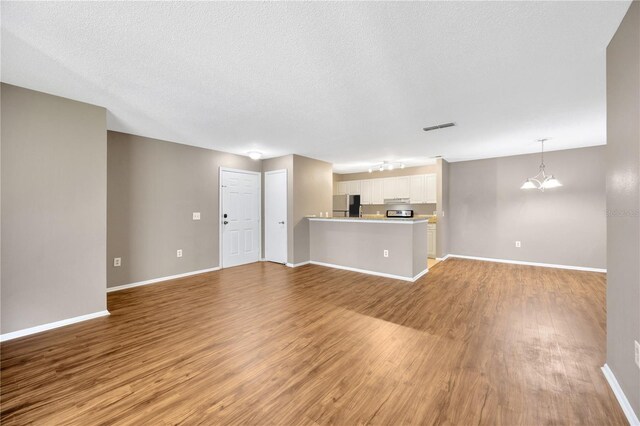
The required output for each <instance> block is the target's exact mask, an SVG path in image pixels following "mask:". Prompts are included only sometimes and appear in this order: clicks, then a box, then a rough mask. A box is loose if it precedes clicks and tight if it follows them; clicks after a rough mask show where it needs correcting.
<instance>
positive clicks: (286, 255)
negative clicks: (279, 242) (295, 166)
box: [262, 169, 290, 265]
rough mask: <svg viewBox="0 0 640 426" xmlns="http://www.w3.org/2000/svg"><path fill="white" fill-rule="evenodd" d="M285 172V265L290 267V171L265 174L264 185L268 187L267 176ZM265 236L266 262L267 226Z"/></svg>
mask: <svg viewBox="0 0 640 426" xmlns="http://www.w3.org/2000/svg"><path fill="white" fill-rule="evenodd" d="M282 172H284V176H285V177H286V184H287V186H286V188H285V193H286V194H287V198H286V207H285V209H284V210H285V218H284V221H285V224H286V227H285V230H286V239H285V243H286V245H285V247H286V249H287V251H286V253H285V256H284V257H285V263H284V265H288V264H289V196H290V195H289V171H288V170H287V169H278V170H269V171H268V172H264V183H265V186H266V183H267V175H271V174H276V173H282ZM264 209H265V212H266V210H267V199H266V198H265V199H264ZM265 220H266V216H265ZM264 234H265V242H264V253H262V256H263V259H264V260H265V261H266V260H267V259H266V253H267V241H266V235H267V226H266V225H264Z"/></svg>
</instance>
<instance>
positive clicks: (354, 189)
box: [347, 180, 360, 195]
mask: <svg viewBox="0 0 640 426" xmlns="http://www.w3.org/2000/svg"><path fill="white" fill-rule="evenodd" d="M347 194H349V195H360V181H359V180H350V181H347Z"/></svg>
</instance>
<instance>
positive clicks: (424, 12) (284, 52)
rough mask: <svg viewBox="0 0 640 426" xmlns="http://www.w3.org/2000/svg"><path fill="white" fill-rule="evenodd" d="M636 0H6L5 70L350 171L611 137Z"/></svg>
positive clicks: (124, 126) (8, 76)
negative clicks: (615, 90) (614, 69)
mask: <svg viewBox="0 0 640 426" xmlns="http://www.w3.org/2000/svg"><path fill="white" fill-rule="evenodd" d="M629 4H630V2H629V1H623V2H591V1H588V2H464V3H463V2H459V3H458V2H437V3H418V2H407V3H386V2H372V3H361V2H355V3H340V2H335V3H334V2H332V3H320V2H303V3H269V2H259V3H245V2H238V3H207V2H200V3H180V2H144V3H127V2H109V3H103V2H87V3H60V2H51V3H31V2H28V3H24V2H15V3H14V2H6V1H3V2H2V10H1V12H2V81H4V82H7V83H11V84H15V85H18V86H23V87H28V88H31V89H35V90H40V91H43V92H47V93H52V94H55V95H60V96H65V97H68V98H72V99H77V100H81V101H85V102H89V103H93V104H97V105H102V106H105V107H106V108H107V109H108V111H109V114H108V128H109V129H111V130H118V131H122V132H128V133H133V134H138V135H144V136H149V137H154V138H159V139H165V140H170V141H175V142H180V143H185V144H189V145H196V146H201V147H207V148H213V149H218V150H222V151H228V152H234V153H238V154H246V152H247V151H250V150H258V151H262V152H263V153H264V154H265V156H266V157H273V156H278V155H283V154H290V153H295V154H300V155H306V156H309V157H313V158H318V159H322V160H326V161H329V162H332V163H334V167H335V170H336V171H338V172H347V171H361V170H364V169H366V168H367V167H368V165H369V164H371V163H377V162H380V161H383V160H391V161H406V162H407V164H409V165H417V164H424V163H426V162H427V161H428V159H429V158H430V157H433V156H436V155H442V156H444V157H445V158H446V159H448V160H450V161H460V160H465V159H474V158H487V157H496V156H504V155H512V154H520V153H527V152H534V151H537V150H538V149H539V145H538V144H537V143H536V142H535V140H536V139H538V138H541V137H548V138H551V140H550V141H549V143H547V144H546V145H547V148H548V149H549V150H556V149H566V148H573V147H581V146H591V145H601V144H604V143H605V142H606V131H605V130H606V128H605V119H606V113H605V49H606V46H607V44H608V42H609V40H610V39H611V37H612V35H613V34H614V32H615V30H616V29H617V27H618V25H619V23H620V21H621V20H622V17H623V16H624V14H625V12H626V10H627V8H628V7H629ZM448 121H454V122H456V123H457V126H456V127H454V128H449V129H443V130H437V131H434V132H429V133H425V132H423V131H422V130H421V129H422V127H425V126H430V125H434V124H439V123H443V122H448Z"/></svg>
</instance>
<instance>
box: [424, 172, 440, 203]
mask: <svg viewBox="0 0 640 426" xmlns="http://www.w3.org/2000/svg"><path fill="white" fill-rule="evenodd" d="M425 179H426V183H425V184H426V192H425V197H426V199H425V201H424V202H425V203H428V204H435V203H436V202H437V199H438V198H437V197H438V189H437V185H436V175H435V174H429V175H425Z"/></svg>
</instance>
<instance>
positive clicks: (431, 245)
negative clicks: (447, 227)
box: [427, 223, 436, 259]
mask: <svg viewBox="0 0 640 426" xmlns="http://www.w3.org/2000/svg"><path fill="white" fill-rule="evenodd" d="M427 256H428V257H430V258H433V259H435V257H436V224H435V223H428V224H427Z"/></svg>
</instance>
